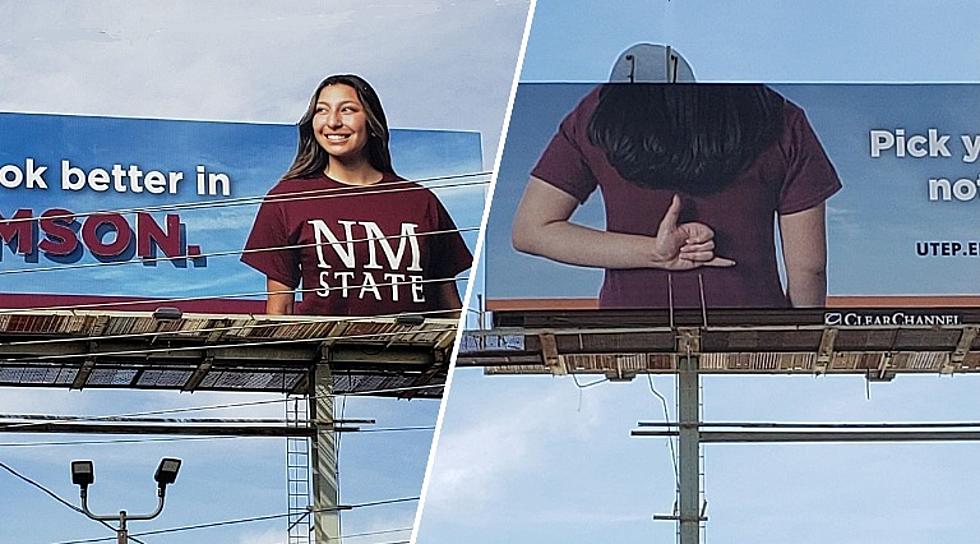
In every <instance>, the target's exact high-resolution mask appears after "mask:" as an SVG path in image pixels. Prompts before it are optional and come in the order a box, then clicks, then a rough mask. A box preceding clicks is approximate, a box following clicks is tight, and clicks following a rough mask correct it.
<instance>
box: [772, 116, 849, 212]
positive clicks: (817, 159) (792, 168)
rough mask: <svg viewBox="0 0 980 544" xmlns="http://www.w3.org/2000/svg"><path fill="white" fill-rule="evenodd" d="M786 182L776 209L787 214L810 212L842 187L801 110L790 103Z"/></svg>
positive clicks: (786, 142) (786, 136)
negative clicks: (809, 210)
mask: <svg viewBox="0 0 980 544" xmlns="http://www.w3.org/2000/svg"><path fill="white" fill-rule="evenodd" d="M786 123H787V131H786V134H785V136H784V138H786V139H788V140H786V141H784V143H785V149H786V153H787V160H788V164H787V169H786V179H785V180H784V181H783V187H782V190H781V191H780V193H779V205H778V206H777V210H778V211H779V213H780V215H787V214H792V213H797V212H802V211H804V210H808V209H810V208H812V207H814V206H817V205H819V204H820V203H821V202H823V201H825V200H827V199H828V198H830V196H831V195H833V194H834V193H836V192H837V191H839V190H840V188H841V182H840V178H838V177H837V172H836V171H835V170H834V165H833V164H832V163H831V162H830V159H829V158H827V154H826V153H825V152H824V149H823V145H821V144H820V140H819V139H818V138H817V135H816V133H814V132H813V127H811V126H810V122H809V121H808V120H807V118H806V114H805V113H804V112H803V110H802V109H800V108H799V107H797V106H795V105H791V104H789V103H787V109H786Z"/></svg>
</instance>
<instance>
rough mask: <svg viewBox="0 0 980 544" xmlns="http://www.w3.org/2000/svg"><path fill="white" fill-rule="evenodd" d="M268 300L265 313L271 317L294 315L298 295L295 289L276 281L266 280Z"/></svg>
mask: <svg viewBox="0 0 980 544" xmlns="http://www.w3.org/2000/svg"><path fill="white" fill-rule="evenodd" d="M266 291H268V293H269V294H268V298H267V299H266V302H265V312H266V313H267V314H269V315H292V313H293V305H294V304H295V302H296V294H295V293H294V292H293V288H292V287H290V286H288V285H286V284H284V283H280V282H278V281H276V280H274V279H271V278H267V279H266Z"/></svg>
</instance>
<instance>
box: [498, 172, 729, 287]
mask: <svg viewBox="0 0 980 544" xmlns="http://www.w3.org/2000/svg"><path fill="white" fill-rule="evenodd" d="M578 204H579V202H578V200H577V199H576V198H575V197H574V196H572V195H570V194H568V193H566V192H564V191H562V190H561V189H558V188H557V187H555V186H554V185H551V184H550V183H548V182H546V181H543V180H541V179H538V178H535V177H533V176H532V177H531V180H530V181H529V182H528V185H527V189H526V190H525V191H524V197H523V198H522V199H521V203H520V205H519V206H518V207H517V213H516V214H515V217H514V225H513V239H512V242H513V245H514V249H516V250H518V251H521V252H524V253H531V254H534V255H540V256H542V257H547V258H549V259H552V260H555V261H560V262H563V263H567V264H575V265H580V266H591V267H596V268H607V269H610V268H662V269H666V270H691V269H693V268H698V267H701V266H720V267H727V266H734V265H735V262H734V261H732V260H730V259H725V258H721V257H716V256H715V254H714V248H715V243H714V241H713V240H712V239H713V238H714V231H713V230H711V228H710V227H708V226H707V225H704V224H702V223H678V219H679V217H680V211H681V201H680V198H679V197H678V196H676V195H675V196H674V198H673V201H672V202H671V205H670V208H669V209H668V210H667V213H666V214H664V217H663V219H662V220H661V221H660V227H659V229H658V231H657V235H656V236H640V235H635V234H623V233H616V232H608V231H602V230H597V229H592V228H588V227H583V226H581V225H576V224H574V223H571V222H570V221H569V220H568V219H569V218H570V217H571V215H572V212H573V211H575V208H576V207H577V206H578Z"/></svg>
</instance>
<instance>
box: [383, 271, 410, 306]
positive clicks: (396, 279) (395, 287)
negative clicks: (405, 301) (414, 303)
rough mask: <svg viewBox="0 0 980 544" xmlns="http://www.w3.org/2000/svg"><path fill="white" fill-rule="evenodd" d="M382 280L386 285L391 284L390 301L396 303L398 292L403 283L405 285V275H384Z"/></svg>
mask: <svg viewBox="0 0 980 544" xmlns="http://www.w3.org/2000/svg"><path fill="white" fill-rule="evenodd" d="M384 279H385V282H386V283H389V284H391V301H392V302H398V292H399V291H400V289H399V288H400V287H401V285H402V284H403V283H405V274H385V275H384Z"/></svg>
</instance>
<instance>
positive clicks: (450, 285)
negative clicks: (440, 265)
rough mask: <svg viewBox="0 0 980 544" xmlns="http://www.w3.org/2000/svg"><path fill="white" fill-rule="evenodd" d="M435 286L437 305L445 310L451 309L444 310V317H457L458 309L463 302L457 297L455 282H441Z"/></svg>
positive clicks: (457, 291)
mask: <svg viewBox="0 0 980 544" xmlns="http://www.w3.org/2000/svg"><path fill="white" fill-rule="evenodd" d="M437 288H438V293H439V295H438V296H439V305H440V306H442V307H443V308H445V309H447V310H451V311H447V312H446V314H445V317H448V318H451V319H459V310H460V308H461V307H462V306H463V302H462V301H461V300H460V299H459V290H457V289H456V282H455V281H450V282H446V283H441V284H439V285H438V286H437Z"/></svg>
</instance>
